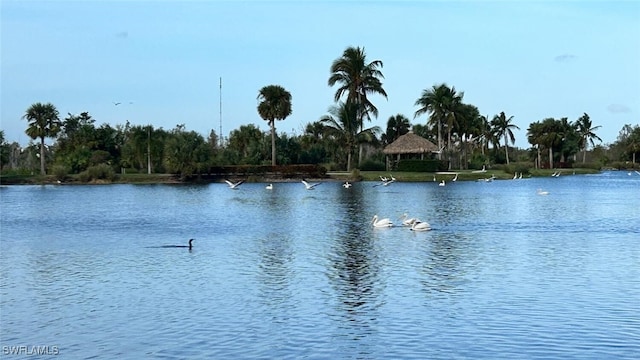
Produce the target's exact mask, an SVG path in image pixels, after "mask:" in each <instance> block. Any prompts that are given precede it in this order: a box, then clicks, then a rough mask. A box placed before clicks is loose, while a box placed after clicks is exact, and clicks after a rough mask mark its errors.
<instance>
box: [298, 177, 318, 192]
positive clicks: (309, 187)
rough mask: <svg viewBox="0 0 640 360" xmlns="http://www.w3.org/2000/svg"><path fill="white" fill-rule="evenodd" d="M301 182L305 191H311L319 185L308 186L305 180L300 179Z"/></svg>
mask: <svg viewBox="0 0 640 360" xmlns="http://www.w3.org/2000/svg"><path fill="white" fill-rule="evenodd" d="M301 181H302V183H303V184H304V187H305V189H307V190H313V189H314V188H315V187H316V186H318V185H320V183H313V184H310V183H308V182H307V181H306V180H305V179H302V180H301Z"/></svg>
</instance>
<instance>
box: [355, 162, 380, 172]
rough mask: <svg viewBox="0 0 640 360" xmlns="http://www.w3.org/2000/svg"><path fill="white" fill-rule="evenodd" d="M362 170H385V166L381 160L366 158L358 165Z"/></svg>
mask: <svg viewBox="0 0 640 360" xmlns="http://www.w3.org/2000/svg"><path fill="white" fill-rule="evenodd" d="M360 170H362V171H385V170H386V166H385V165H384V163H383V162H381V161H375V160H366V161H364V162H363V163H362V165H360Z"/></svg>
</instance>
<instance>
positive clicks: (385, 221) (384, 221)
mask: <svg viewBox="0 0 640 360" xmlns="http://www.w3.org/2000/svg"><path fill="white" fill-rule="evenodd" d="M477 172H486V170H485V169H484V168H483V169H482V170H478V171H477ZM636 173H638V175H640V172H638V171H636ZM560 174H561V172H560V171H556V172H554V173H553V174H551V176H552V177H560ZM629 175H631V173H630V172H629ZM493 179H495V176H493V175H492V176H491V177H489V178H486V179H479V180H478V181H493ZM518 179H522V173H520V174H518V173H517V172H516V173H515V174H514V175H513V180H518ZM457 180H458V174H457V173H456V174H455V177H454V178H453V179H452V180H451V181H452V182H455V181H457ZM380 181H381V182H380V183H377V184H375V185H373V186H374V187H375V186H389V185H391V184H392V183H394V182H395V181H396V178H395V177H393V175H392V174H389V177H385V176H380ZM433 181H434V182H436V181H437V180H436V177H435V175H434V176H433ZM225 182H226V183H227V185H229V188H230V189H233V190H237V189H238V188H239V187H240V185H242V184H243V183H244V180H240V181H237V182H232V181H230V180H225ZM301 182H302V184H303V185H304V187H305V189H307V190H314V189H315V188H316V187H317V186H318V185H320V184H322V183H319V182H317V183H310V182H308V181H306V180H305V179H302V180H301ZM446 184H447V183H446V181H445V180H444V179H443V180H441V181H440V183H438V186H446ZM352 185H353V184H351V183H350V182H349V181H346V182H344V183H343V184H342V187H344V188H345V189H349V188H351V186H352ZM266 189H267V190H273V184H268V185H267V186H266ZM536 194H538V195H549V192H548V191H545V190H542V189H537V190H536ZM400 221H401V223H402V227H406V228H409V229H410V230H412V231H429V230H431V225H429V223H428V222H426V221H422V220H420V219H417V218H409V216H408V215H407V213H404V214H402V216H401V217H400ZM371 224H372V225H373V227H374V228H386V227H393V226H394V225H393V222H392V221H391V219H389V218H379V217H378V215H374V216H373V219H372V220H371Z"/></svg>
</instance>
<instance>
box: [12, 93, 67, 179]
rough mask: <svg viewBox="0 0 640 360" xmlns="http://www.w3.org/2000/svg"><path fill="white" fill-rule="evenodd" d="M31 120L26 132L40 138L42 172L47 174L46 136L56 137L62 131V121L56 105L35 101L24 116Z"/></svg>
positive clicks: (30, 135) (31, 136)
mask: <svg viewBox="0 0 640 360" xmlns="http://www.w3.org/2000/svg"><path fill="white" fill-rule="evenodd" d="M22 118H23V119H26V120H27V121H28V122H29V127H28V128H27V130H26V131H25V133H26V134H27V135H28V136H29V137H30V138H31V139H33V140H35V139H38V138H39V139H40V174H41V175H45V174H46V171H45V167H44V164H45V144H44V139H45V138H54V137H56V135H58V133H59V132H60V128H61V125H62V123H61V122H60V118H59V113H58V110H57V109H56V107H55V106H54V105H53V104H51V103H46V104H42V103H39V102H38V103H35V104H33V105H31V106H30V107H29V108H28V109H27V111H26V113H25V114H24V115H23V116H22Z"/></svg>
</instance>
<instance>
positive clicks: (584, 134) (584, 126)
mask: <svg viewBox="0 0 640 360" xmlns="http://www.w3.org/2000/svg"><path fill="white" fill-rule="evenodd" d="M576 128H577V130H578V135H579V136H580V147H582V163H583V164H584V163H585V162H586V160H587V146H588V145H589V143H591V146H595V143H594V141H593V140H594V139H598V140H599V141H601V142H602V139H600V137H598V135H596V133H595V131H596V130H598V129H599V128H600V126H595V127H594V126H593V125H592V123H591V119H590V118H589V115H587V113H584V114H583V115H582V116H581V117H579V118H578V120H576Z"/></svg>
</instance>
